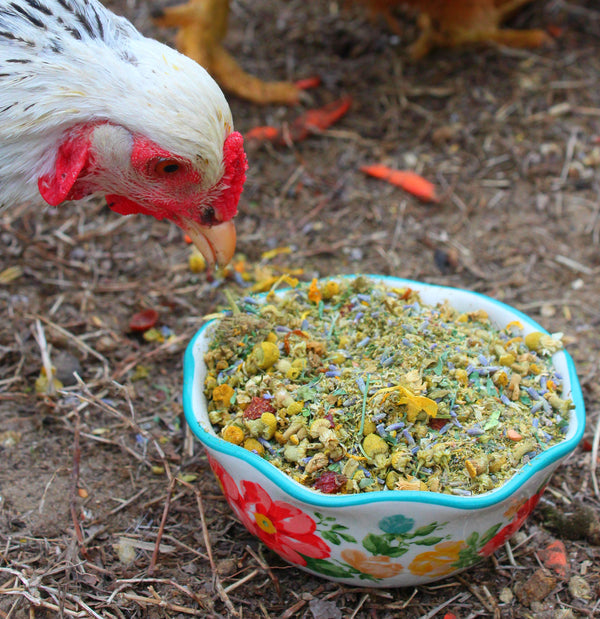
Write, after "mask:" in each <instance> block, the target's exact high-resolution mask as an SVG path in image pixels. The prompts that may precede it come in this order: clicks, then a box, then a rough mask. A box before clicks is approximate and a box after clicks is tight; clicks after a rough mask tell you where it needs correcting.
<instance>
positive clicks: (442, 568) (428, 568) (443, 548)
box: [408, 540, 466, 576]
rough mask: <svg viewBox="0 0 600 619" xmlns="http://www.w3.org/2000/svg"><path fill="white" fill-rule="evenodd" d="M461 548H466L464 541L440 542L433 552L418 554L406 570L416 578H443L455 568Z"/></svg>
mask: <svg viewBox="0 0 600 619" xmlns="http://www.w3.org/2000/svg"><path fill="white" fill-rule="evenodd" d="M462 548H466V544H465V542H464V541H462V540H461V541H459V542H440V543H439V544H436V545H435V546H434V550H428V551H427V552H422V553H421V554H418V555H417V556H416V557H415V558H414V559H413V560H412V561H411V562H410V565H409V566H408V569H409V570H410V571H411V572H412V573H413V574H416V575H417V576H445V575H446V574H449V573H450V572H452V571H453V570H454V569H455V568H454V567H453V564H454V563H456V562H457V561H458V560H459V554H460V551H461V549H462Z"/></svg>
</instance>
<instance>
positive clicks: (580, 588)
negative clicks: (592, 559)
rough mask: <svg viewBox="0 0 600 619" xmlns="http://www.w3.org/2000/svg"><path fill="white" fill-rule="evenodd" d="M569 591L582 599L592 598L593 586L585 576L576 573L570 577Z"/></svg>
mask: <svg viewBox="0 0 600 619" xmlns="http://www.w3.org/2000/svg"><path fill="white" fill-rule="evenodd" d="M569 593H570V594H571V595H572V596H573V597H574V598H578V599H580V600H590V599H591V598H592V588H591V587H590V585H589V583H588V582H587V581H586V579H585V578H583V576H579V575H575V576H571V578H569Z"/></svg>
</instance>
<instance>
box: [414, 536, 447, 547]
mask: <svg viewBox="0 0 600 619" xmlns="http://www.w3.org/2000/svg"><path fill="white" fill-rule="evenodd" d="M443 541H444V538H443V537H425V538H424V539H417V540H415V544H418V545H419V546H435V545H436V544H439V543H440V542H443Z"/></svg>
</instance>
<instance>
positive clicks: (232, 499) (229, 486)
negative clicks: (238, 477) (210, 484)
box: [207, 454, 240, 506]
mask: <svg viewBox="0 0 600 619" xmlns="http://www.w3.org/2000/svg"><path fill="white" fill-rule="evenodd" d="M207 458H208V463H209V464H210V468H211V469H212V470H213V473H214V474H215V475H216V477H217V479H218V480H219V484H220V486H221V491H222V492H223V494H224V495H225V498H226V499H227V500H228V501H229V503H230V505H232V506H233V504H235V503H237V502H238V501H239V500H240V493H239V490H238V487H237V485H236V483H235V481H234V480H233V477H231V475H230V474H229V473H228V472H227V471H226V470H225V469H224V468H223V467H222V466H221V464H220V463H219V462H218V461H217V460H215V459H214V458H213V457H211V456H210V455H209V454H207Z"/></svg>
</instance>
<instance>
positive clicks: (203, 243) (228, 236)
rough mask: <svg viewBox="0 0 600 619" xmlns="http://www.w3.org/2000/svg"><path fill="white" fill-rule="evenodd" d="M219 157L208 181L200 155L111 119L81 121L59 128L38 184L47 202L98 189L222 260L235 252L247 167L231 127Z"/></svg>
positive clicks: (211, 259) (211, 260)
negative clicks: (48, 164) (60, 131)
mask: <svg viewBox="0 0 600 619" xmlns="http://www.w3.org/2000/svg"><path fill="white" fill-rule="evenodd" d="M222 162H223V163H222V170H220V175H219V177H218V178H217V179H216V180H215V179H214V178H213V176H214V175H210V174H203V171H204V170H203V168H204V167H205V166H204V163H205V162H204V161H202V160H201V158H197V160H195V161H192V160H190V159H189V158H186V157H183V156H180V155H178V154H176V153H172V152H169V151H168V150H165V149H163V148H162V147H160V146H159V145H158V144H156V143H154V142H153V141H151V140H150V139H148V138H147V137H145V136H143V135H139V134H135V133H132V132H131V131H129V130H128V129H126V128H125V127H122V126H119V125H114V124H112V123H109V122H101V123H86V124H82V125H78V126H76V127H74V128H71V129H70V130H69V131H68V132H67V133H66V134H65V136H64V137H63V139H62V141H61V142H60V144H59V146H58V151H57V154H56V159H55V163H54V165H53V167H52V169H51V170H50V171H49V172H47V173H45V174H43V175H41V176H40V177H39V179H38V188H39V191H40V194H41V195H42V197H43V198H44V200H45V201H46V202H48V203H49V204H51V205H53V206H57V205H59V204H61V203H62V202H64V201H65V200H78V199H80V198H83V197H85V196H87V195H90V194H93V193H96V192H103V193H105V195H106V200H107V203H108V206H109V207H110V208H111V209H112V210H113V211H115V212H117V213H119V214H121V215H131V214H135V213H141V214H145V215H152V216H153V217H155V218H156V219H169V220H171V221H173V222H174V223H175V224H177V225H178V226H180V227H181V228H182V229H183V230H185V232H186V233H187V234H188V235H189V236H190V237H191V238H192V240H193V242H194V244H195V245H196V246H197V247H198V249H199V250H200V251H201V252H202V254H203V255H204V257H205V258H206V260H207V263H208V264H209V265H211V266H214V264H215V263H216V264H219V265H225V264H227V263H228V262H229V261H230V260H231V258H232V256H233V253H234V251H235V242H236V236H235V226H234V224H233V222H232V219H233V217H234V216H235V215H236V212H237V203H238V200H239V197H240V194H241V192H242V187H243V184H244V181H245V178H246V169H247V162H246V155H245V153H244V149H243V138H242V136H241V135H240V134H239V133H237V132H232V133H229V134H228V135H227V136H226V138H225V141H224V143H223V157H222Z"/></svg>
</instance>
